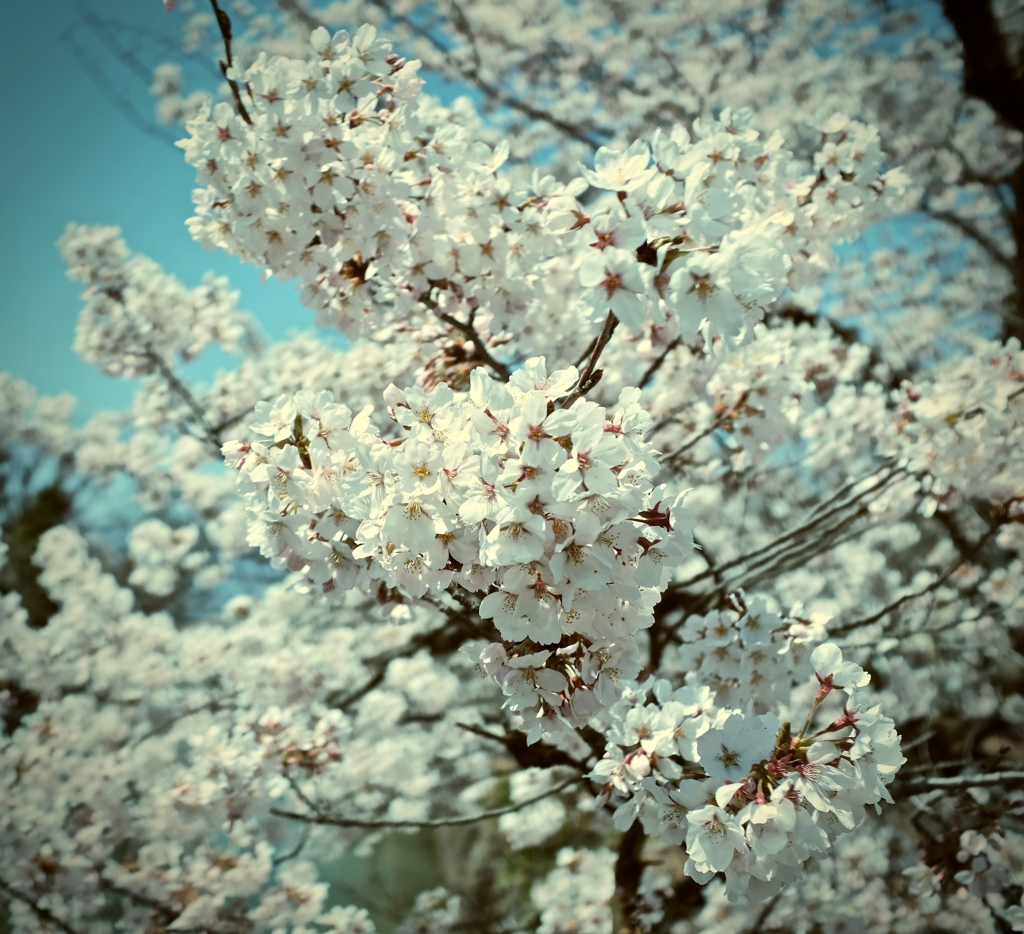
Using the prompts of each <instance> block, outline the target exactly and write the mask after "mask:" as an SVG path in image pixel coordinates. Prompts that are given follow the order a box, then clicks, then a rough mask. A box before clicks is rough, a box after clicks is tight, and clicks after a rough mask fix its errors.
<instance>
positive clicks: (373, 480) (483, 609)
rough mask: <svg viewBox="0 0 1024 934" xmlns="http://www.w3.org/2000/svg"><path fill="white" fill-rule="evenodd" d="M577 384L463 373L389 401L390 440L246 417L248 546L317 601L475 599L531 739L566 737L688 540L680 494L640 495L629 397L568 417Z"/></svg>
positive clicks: (632, 666)
mask: <svg viewBox="0 0 1024 934" xmlns="http://www.w3.org/2000/svg"><path fill="white" fill-rule="evenodd" d="M577 382H578V374H577V372H576V370H575V368H568V369H565V370H558V371H555V372H553V373H551V374H548V373H547V370H546V366H545V361H544V359H543V358H536V359H531V360H528V361H527V362H526V363H525V364H524V366H523V367H522V369H519V370H517V371H515V372H514V373H513V374H512V377H511V379H510V381H509V383H508V384H504V383H501V382H499V381H497V380H494V379H492V378H491V377H489V376H488V375H487V374H486V372H485V371H484V370H483V369H482V368H479V369H476V370H474V371H473V373H472V378H471V386H470V390H469V392H468V393H458V394H456V393H453V392H452V390H451V389H450V388H449V387H448V386H447V385H445V384H441V385H439V386H437V387H436V388H435V389H433V390H432V391H431V392H429V393H427V392H424V391H423V390H422V389H419V388H417V387H410V388H407V389H405V390H399V389H397V388H396V387H394V386H392V387H390V388H389V389H388V390H387V391H386V392H385V400H386V401H387V403H388V407H389V412H390V413H391V416H392V419H393V420H394V421H395V422H396V423H397V425H398V426H399V427H400V429H401V433H400V435H399V436H398V437H396V438H389V439H385V438H383V437H382V436H381V435H380V434H379V433H376V432H374V431H373V429H372V427H371V424H370V421H369V412H368V410H364V411H363V412H361V413H359V414H358V415H355V416H353V415H352V413H351V411H350V410H349V409H348V408H347V407H346V406H343V405H339V404H337V403H334V402H333V401H332V399H331V397H330V395H329V394H327V393H320V394H317V395H313V394H311V393H300V394H298V395H296V396H293V397H281V398H279V399H278V400H277V401H276V402H275V403H273V404H267V403H264V404H261V405H260V406H258V407H257V410H256V417H257V421H256V422H255V423H253V425H252V426H251V430H252V431H253V432H254V434H255V435H256V436H257V437H258V440H256V439H255V438H254V440H252V441H244V442H229V443H227V444H226V445H225V446H224V453H225V458H226V460H227V462H228V463H229V464H230V465H232V466H234V467H236V468H237V469H238V470H239V481H240V482H241V483H243V484H244V485H245V487H246V488H247V489H248V490H249V492H248V493H246V494H245V497H246V501H247V504H248V509H249V512H250V515H251V517H252V518H251V523H250V534H249V541H250V543H251V544H254V545H259V547H260V548H261V550H262V552H263V553H264V554H265V555H267V556H268V557H271V558H273V559H274V560H275V561H277V562H278V563H280V564H282V565H286V566H287V567H289V568H290V569H291V570H293V571H300V572H302V573H303V574H304V575H305V577H306V579H307V581H308V582H309V583H310V585H315V586H317V587H318V588H320V589H321V590H322V591H323V592H324V593H328V594H337V595H341V594H343V593H344V591H346V590H348V589H350V588H352V587H354V586H362V587H364V588H366V589H371V588H373V587H377V586H379V585H383V586H384V587H385V588H386V590H394V591H397V592H399V593H400V594H402V595H404V596H405V597H406V598H411V599H416V598H421V597H424V596H425V595H430V594H439V593H441V592H443V591H446V590H449V589H452V588H456V589H458V590H460V591H462V592H464V593H467V594H481V595H482V598H481V599H480V603H479V614H480V616H481V617H482V618H483V619H489V620H492V621H493V624H494V626H495V628H496V629H497V631H498V634H499V635H500V637H501V639H502V643H501V644H497V645H496V646H494V647H493V648H492V650H490V652H491V656H490V659H489V661H488V662H486V667H487V669H488V670H489V671H490V673H491V674H492V676H493V677H494V678H495V679H496V680H498V682H499V683H500V684H501V685H502V687H503V690H505V693H506V694H507V695H508V696H509V701H508V704H509V706H510V707H511V708H512V709H513V710H516V711H519V712H520V713H521V714H522V715H524V716H526V711H527V710H529V711H530V712H531V714H530V716H531V717H532V719H533V720H534V721H535V726H534V725H531V728H530V729H531V735H534V736H536V735H538V734H537V731H539V730H541V729H554V730H560V729H564V724H565V722H566V720H565V716H568V717H569V721H570V722H572V723H574V724H577V725H582V724H583V723H585V722H586V721H587V720H588V719H589V718H590V717H591V716H592V715H593V714H595V713H596V712H597V711H598V710H599V709H600V708H601V707H602V706H605V705H607V704H609V703H611V702H613V701H614V700H615V698H616V697H617V691H618V688H617V684H618V681H619V680H620V679H621V678H623V677H624V678H629V677H632V676H633V675H634V674H635V673H636V671H637V670H638V667H637V661H636V658H635V639H634V636H635V634H636V633H637V631H638V630H640V629H645V628H647V627H648V626H650V624H651V622H652V621H653V617H652V610H653V607H654V605H655V604H656V603H657V601H658V596H659V592H660V589H661V588H662V587H663V586H664V585H665V583H666V582H667V581H668V579H669V575H670V573H671V570H672V568H674V567H675V566H676V565H677V564H678V562H679V560H680V559H681V558H682V556H683V555H684V554H685V553H686V552H687V551H688V550H689V548H690V547H692V540H691V538H690V528H691V525H690V523H688V520H687V514H686V511H685V510H684V509H681V508H680V503H681V501H682V496H683V495H684V494H675V495H670V494H669V493H668V491H667V490H666V489H665V488H664V487H656V486H654V484H653V479H652V478H653V477H654V475H655V474H656V473H657V471H658V466H657V459H656V452H655V451H654V450H653V448H652V447H651V446H650V445H649V444H648V443H647V442H645V441H644V440H643V435H644V433H645V431H646V430H647V428H648V427H649V418H648V416H647V415H646V413H645V412H644V411H643V409H642V408H641V407H640V406H639V405H638V403H637V400H638V397H639V391H638V390H635V389H625V390H623V391H622V393H621V394H620V396H619V401H618V404H617V405H616V406H615V407H614V408H613V409H611V410H610V411H609V410H607V409H605V408H604V407H603V406H599V405H596V404H594V403H592V402H589V401H587V400H586V399H585V398H576V399H575V401H572V391H573V388H574V386H575V385H576V383H577ZM561 401H571V403H572V404H571V405H569V406H568V407H559V405H558V403H559V402H561ZM374 582H377V583H374ZM567 677H568V678H569V680H567ZM570 681H572V682H573V684H574V685H575V686H576V688H575V690H571V689H570ZM563 707H564V708H565V710H564V711H563V710H562V708H563Z"/></svg>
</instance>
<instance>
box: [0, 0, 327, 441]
mask: <svg viewBox="0 0 1024 934" xmlns="http://www.w3.org/2000/svg"><path fill="white" fill-rule="evenodd" d="M82 9H83V7H82V4H81V3H80V2H78V0H47V2H45V3H41V2H37V3H19V4H13V3H12V4H8V5H7V7H6V9H5V11H4V29H3V30H2V31H0V75H2V86H3V87H4V88H5V89H6V90H7V93H6V95H5V109H6V111H7V116H6V117H5V120H4V123H5V128H4V134H3V135H4V141H5V142H4V145H3V146H0V169H2V178H3V179H4V200H3V209H2V219H3V228H2V229H3V241H2V248H0V277H2V281H3V283H4V288H3V292H2V299H0V370H9V371H10V372H12V373H14V374H16V375H18V376H20V377H22V378H24V379H27V380H28V381H29V382H31V383H33V384H34V385H36V387H37V388H38V389H39V391H40V392H42V393H45V394H55V393H58V392H64V391H67V392H71V393H74V394H75V395H76V396H78V397H79V409H78V416H77V418H76V421H81V420H82V419H83V418H84V417H86V416H88V415H89V414H92V413H93V412H95V411H97V410H98V409H101V408H115V407H116V408H122V407H124V406H126V405H127V404H128V403H129V402H130V399H131V393H132V387H131V384H129V383H126V382H124V381H119V380H114V379H110V378H108V377H105V376H103V375H102V374H100V373H99V372H98V371H97V370H95V369H94V368H92V367H90V366H88V365H87V364H85V363H84V362H82V361H81V360H79V359H78V357H76V356H75V354H74V353H73V352H72V350H71V344H72V341H73V340H74V328H75V321H76V319H77V317H78V312H79V309H80V302H79V299H78V295H79V292H80V287H79V285H78V284H77V283H74V282H71V281H70V280H68V279H67V278H66V276H65V274H64V266H63V263H62V262H61V259H60V256H59V255H58V253H57V250H56V248H55V246H54V242H55V241H56V240H57V238H58V237H59V236H60V234H61V232H62V231H63V229H64V226H65V224H67V223H68V222H69V221H76V222H79V223H90V224H116V225H118V226H120V227H121V228H123V230H124V236H125V238H126V240H127V242H128V246H129V247H130V248H131V249H133V250H135V251H137V252H141V253H147V254H149V255H150V256H152V257H153V258H154V259H156V260H157V261H158V262H160V263H162V264H163V265H164V267H165V268H166V269H168V270H169V271H171V272H173V273H175V274H176V275H177V276H178V277H179V278H181V280H182V281H183V282H184V283H185V284H186V285H196V284H198V282H199V279H200V278H201V276H202V274H203V272H204V271H205V270H207V269H212V270H214V271H215V272H217V273H220V274H227V275H229V276H230V278H231V281H232V284H233V285H234V287H235V288H236V289H239V290H240V291H241V293H242V297H241V304H242V307H244V308H246V309H248V310H249V311H252V312H254V313H255V314H256V315H257V317H258V318H259V320H260V323H261V325H262V326H263V327H264V329H265V330H266V331H267V332H268V333H269V334H270V335H271V336H281V335H283V334H285V333H287V332H288V331H289V330H291V329H295V328H299V329H304V328H308V327H310V326H311V325H312V314H311V313H310V312H308V311H306V310H305V309H304V308H302V306H301V305H300V304H299V301H298V294H297V293H296V292H295V291H294V290H293V289H292V287H291V285H286V284H283V283H279V282H276V281H271V282H269V283H267V284H265V285H264V284H262V283H261V282H260V274H259V271H258V270H256V269H254V268H253V267H251V266H242V265H241V264H240V263H239V262H238V261H237V260H234V259H231V258H230V257H228V256H225V255H223V254H222V253H207V252H205V251H204V250H203V249H202V248H201V247H199V246H198V245H197V244H195V243H193V241H192V239H191V237H190V236H189V234H188V231H187V230H186V228H185V219H186V218H187V217H188V216H189V214H190V208H191V202H190V192H191V190H192V187H193V174H192V169H191V168H190V167H189V166H188V165H186V164H185V162H184V160H183V158H182V154H181V152H180V151H179V150H175V149H174V148H172V147H171V146H170V145H168V143H167V142H166V141H161V140H157V139H154V138H152V137H150V136H147V135H145V134H144V133H143V132H141V131H140V130H139V129H137V128H136V127H134V126H132V124H131V123H130V122H129V121H128V120H127V119H126V117H125V116H124V115H123V114H122V113H121V112H120V111H119V110H118V108H117V107H116V105H115V104H113V103H112V102H111V101H110V100H109V99H108V98H107V97H106V96H105V95H104V94H103V93H102V92H101V91H100V90H99V89H98V88H97V87H96V85H95V84H94V82H93V81H92V80H90V78H89V76H88V75H87V74H86V72H85V70H84V69H83V67H82V66H81V65H80V63H79V62H78V61H77V60H76V58H75V57H74V55H73V54H72V51H71V50H70V48H69V47H68V45H67V43H65V42H63V41H61V39H60V36H61V33H62V32H63V31H64V30H65V29H66V28H67V27H68V26H69V25H70V24H72V23H73V22H75V21H76V20H78V19H79V18H80V17H81V11H82ZM92 9H93V10H95V11H96V12H98V13H100V14H101V15H102V16H103V17H104V18H109V19H122V20H125V21H129V22H131V23H134V24H137V25H138V26H139V27H144V28H150V29H153V30H155V31H159V32H163V33H166V35H167V36H168V37H173V35H174V34H175V30H176V29H177V27H178V25H179V23H180V18H179V17H178V16H177V15H173V14H168V13H166V12H165V11H164V9H163V6H162V4H161V3H160V2H159V0H92ZM81 36H82V38H83V39H86V38H87V34H86V33H85V32H82V33H81ZM88 42H89V45H88V48H89V49H90V51H91V53H92V57H93V58H94V59H95V60H96V61H97V62H99V61H100V60H101V56H102V55H103V54H104V53H103V50H102V47H101V46H99V45H98V43H97V42H96V41H95V39H94V38H89V39H88ZM102 64H104V66H105V68H106V71H107V73H108V75H109V77H110V78H111V80H112V81H113V82H114V83H115V85H116V86H117V87H118V88H120V89H122V91H123V92H124V93H126V94H129V95H131V96H132V98H133V99H134V100H136V101H137V102H138V103H139V105H140V107H141V108H143V109H145V112H146V115H147V116H149V115H150V114H151V112H152V102H151V101H150V100H149V99H148V97H147V94H146V92H145V87H144V85H143V84H142V82H141V81H140V80H139V79H138V78H137V77H135V76H133V75H132V74H131V72H130V71H129V70H128V69H126V68H124V67H121V66H120V65H118V64H117V63H116V62H113V61H111V60H110V57H109V55H108V56H107V58H106V60H105V61H103V62H102ZM210 368H211V364H207V367H206V369H207V371H209V370H210ZM200 372H202V366H200Z"/></svg>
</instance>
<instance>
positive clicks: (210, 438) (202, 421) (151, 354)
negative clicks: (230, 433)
mask: <svg viewBox="0 0 1024 934" xmlns="http://www.w3.org/2000/svg"><path fill="white" fill-rule="evenodd" d="M145 357H146V359H147V360H149V361H150V363H152V364H153V365H154V366H155V367H156V368H157V369H158V370H159V371H160V375H161V376H162V377H163V378H164V379H165V380H166V381H167V385H168V386H170V388H171V390H172V391H173V392H174V393H175V395H177V396H178V398H179V399H181V401H182V402H184V403H185V405H186V406H188V410H189V411H190V412H191V413H192V417H193V418H194V419H195V420H196V423H197V424H198V425H199V427H200V429H202V432H203V434H204V435H205V436H206V440H207V442H208V443H209V444H210V446H211V447H212V448H213V450H214V453H215V455H216V456H217V457H220V438H218V437H217V433H216V432H215V431H214V430H213V428H212V427H211V426H210V423H209V422H207V420H206V413H205V412H203V410H202V408H201V406H200V405H199V403H198V402H196V400H195V397H194V396H193V395H192V393H191V392H190V391H189V388H188V386H186V385H185V384H184V383H183V382H182V381H181V380H180V379H178V377H177V376H175V375H174V371H173V370H172V369H171V368H170V367H169V366H168V365H167V363H166V361H165V360H164V358H163V357H161V356H160V354H158V353H157V352H156V351H155V350H153V348H152V347H151V346H149V345H148V344H147V345H146V350H145Z"/></svg>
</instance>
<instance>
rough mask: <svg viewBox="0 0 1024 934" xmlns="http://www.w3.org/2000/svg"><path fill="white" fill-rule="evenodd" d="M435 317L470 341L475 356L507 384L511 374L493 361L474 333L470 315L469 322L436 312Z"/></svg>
mask: <svg viewBox="0 0 1024 934" xmlns="http://www.w3.org/2000/svg"><path fill="white" fill-rule="evenodd" d="M437 316H438V317H439V318H440V319H441V320H442V321H443V322H444V323H445V324H448V325H450V326H451V327H453V328H455V330H456V331H459V332H460V333H461V334H463V335H464V336H465V337H466V338H467V339H469V340H471V341H472V342H473V346H474V347H475V348H476V352H477V356H478V357H480V359H481V360H483V362H484V363H486V364H487V365H488V366H489V367H490V368H491V369H492V370H494V372H495V373H497V374H498V376H499V378H500V379H501V381H502V382H503V383H507V382H508V380H509V377H510V376H511V375H512V374H511V373H510V372H509V369H508V367H507V366H505V364H504V363H501V362H499V361H498V360H495V359H494V357H492V356H491V352H490V351H489V350H488V349H487V344H486V342H485V341H484V340H483V338H482V337H480V335H479V334H478V333H477V331H476V328H475V327H474V325H473V315H472V314H470V318H469V321H467V322H463V321H459V319H458V318H456V317H455V316H454V315H449V314H445V313H442V312H438V313H437Z"/></svg>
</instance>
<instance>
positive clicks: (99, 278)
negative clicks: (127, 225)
mask: <svg viewBox="0 0 1024 934" xmlns="http://www.w3.org/2000/svg"><path fill="white" fill-rule="evenodd" d="M120 234H121V231H120V229H119V228H117V227H90V226H87V225H80V224H69V225H68V227H67V229H66V230H65V231H64V235H63V236H62V237H61V239H60V241H59V242H58V247H59V248H60V251H61V254H62V255H63V257H64V261H65V263H66V264H67V267H68V276H69V277H70V278H72V279H75V280H77V281H79V282H83V283H85V286H86V290H85V292H84V293H83V295H82V298H83V300H84V301H85V308H84V309H83V311H82V314H81V315H80V317H79V321H78V329H77V332H76V335H75V351H76V352H77V353H78V354H79V355H80V356H81V357H82V359H83V360H85V361H86V362H88V363H93V364H95V365H96V366H98V367H100V368H101V369H102V370H103V371H104V372H105V373H108V374H110V375H112V376H125V377H136V376H142V375H145V374H149V373H153V372H155V371H157V370H158V369H159V367H160V366H161V365H166V364H168V363H171V362H173V361H174V360H176V359H180V360H182V361H183V362H188V361H189V360H191V359H193V358H194V357H195V356H196V355H197V354H199V353H200V352H201V351H202V350H203V349H204V348H206V347H208V346H209V345H210V344H214V343H216V344H219V345H220V346H221V347H222V348H223V349H224V350H226V351H228V352H229V353H233V352H237V351H239V350H242V349H244V348H245V347H247V346H249V345H251V344H252V343H253V342H254V341H255V329H254V325H253V324H252V322H251V320H250V318H249V316H248V315H246V314H245V313H243V312H240V311H238V307H237V303H238V293H237V292H234V291H231V289H230V288H229V287H228V281H227V279H225V278H223V277H216V276H214V275H212V274H209V273H208V274H207V276H206V278H205V279H204V280H203V284H202V285H201V286H199V287H198V288H195V289H186V288H185V287H184V286H183V285H182V284H181V283H180V282H178V280H177V279H175V278H174V277H173V276H171V275H168V274H167V273H165V272H164V271H163V269H161V268H160V266H159V265H158V264H157V263H155V262H154V261H153V260H151V259H149V258H148V257H146V256H141V255H139V254H133V253H132V252H131V251H130V250H129V249H128V247H127V245H126V244H125V242H124V240H122V239H121V236H120Z"/></svg>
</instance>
